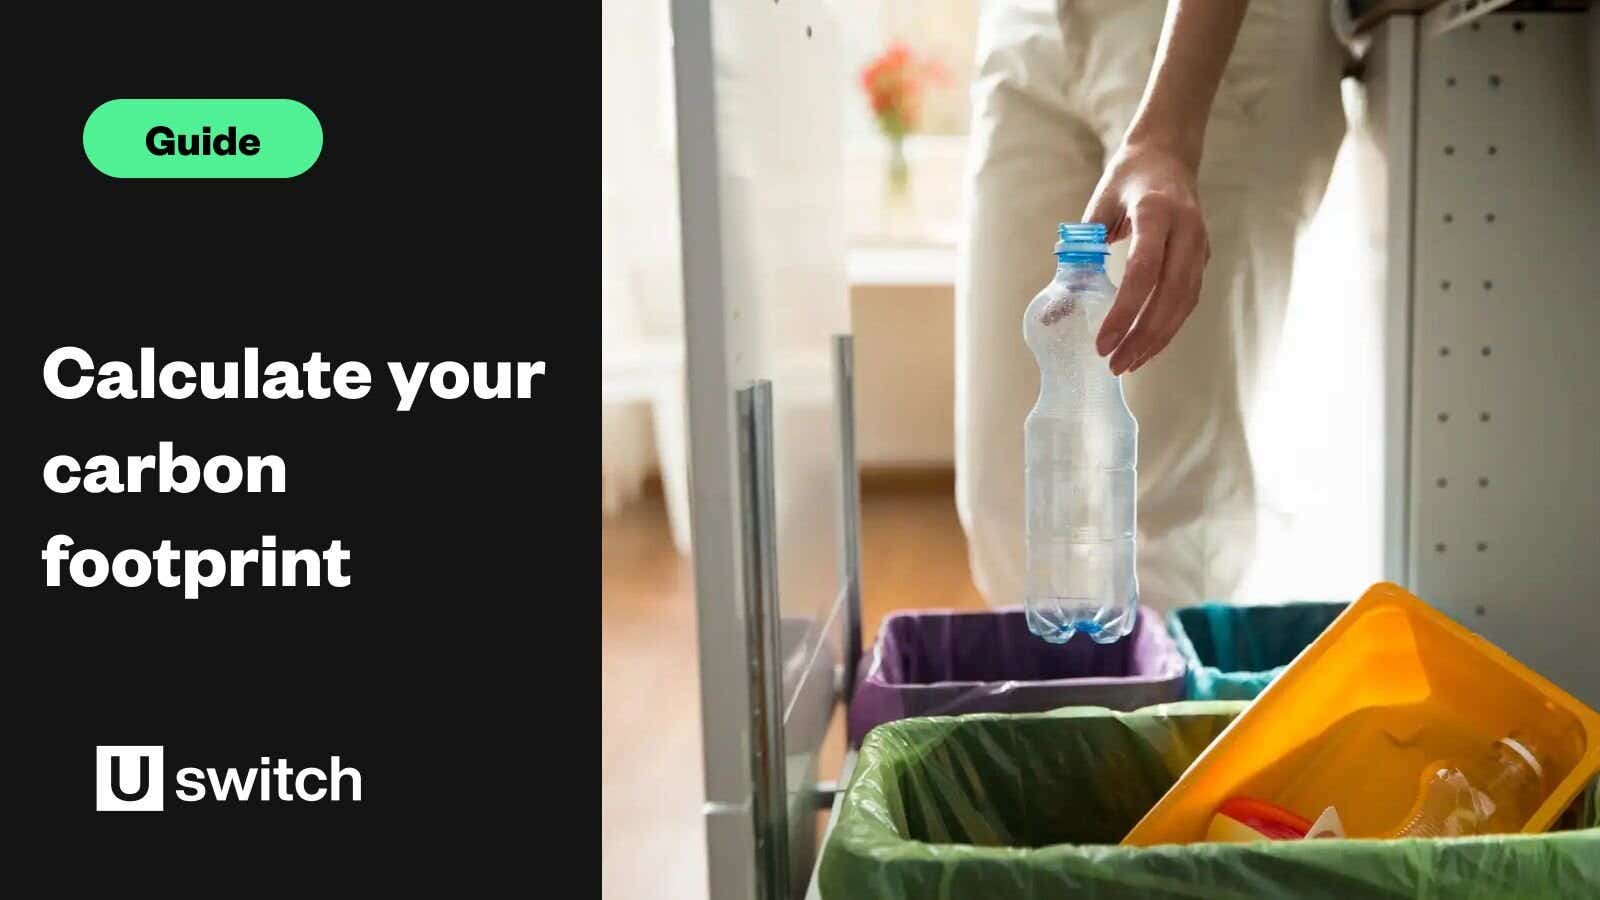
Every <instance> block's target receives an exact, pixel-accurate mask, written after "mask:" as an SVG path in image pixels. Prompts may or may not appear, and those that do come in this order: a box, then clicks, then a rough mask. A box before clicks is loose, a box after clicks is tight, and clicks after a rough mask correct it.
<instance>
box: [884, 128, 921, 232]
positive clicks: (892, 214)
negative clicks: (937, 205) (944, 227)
mask: <svg viewBox="0 0 1600 900" xmlns="http://www.w3.org/2000/svg"><path fill="white" fill-rule="evenodd" d="M916 230H917V210H916V204H915V202H914V201H913V199H912V196H911V167H910V165H909V164H907V162H906V150H905V140H904V138H901V137H892V138H890V139H889V172H888V179H887V181H886V182H885V190H884V200H883V233H884V236H885V237H888V238H891V239H896V240H905V239H909V238H913V237H915V235H916Z"/></svg>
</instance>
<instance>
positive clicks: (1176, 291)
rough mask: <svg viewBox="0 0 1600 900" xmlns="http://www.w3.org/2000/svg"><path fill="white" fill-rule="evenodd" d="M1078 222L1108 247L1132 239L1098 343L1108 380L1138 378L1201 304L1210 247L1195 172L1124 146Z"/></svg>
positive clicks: (1154, 151)
mask: <svg viewBox="0 0 1600 900" xmlns="http://www.w3.org/2000/svg"><path fill="white" fill-rule="evenodd" d="M1083 221H1085V222H1098V223H1100V224H1102V225H1104V226H1106V240H1107V241H1108V242H1111V243H1115V242H1116V241H1120V240H1122V239H1123V238H1127V237H1130V236H1131V237H1132V238H1133V244H1132V245H1131V246H1130V247H1129V248H1128V265H1127V268H1126V270H1125V272H1124V274H1123V276H1122V285H1121V286H1120V287H1118V288H1117V297H1116V300H1115V301H1114V302H1113V303H1112V305H1111V311H1110V312H1108V313H1106V318H1105V322H1104V323H1102V324H1101V326H1100V333H1099V335H1098V336H1096V338H1095V351H1096V352H1098V353H1099V354H1100V355H1101V356H1107V355H1109V356H1110V357H1111V359H1110V365H1111V373H1112V374H1113V375H1121V374H1122V373H1124V372H1133V371H1137V370H1138V368H1139V367H1140V366H1142V365H1144V364H1145V363H1147V362H1149V361H1150V359H1151V358H1152V357H1154V356H1155V355H1156V354H1157V353H1160V352H1161V351H1162V350H1163V349H1165V348H1166V346H1167V344H1168V342H1170V341H1171V340H1172V337H1173V335H1175V334H1177V333H1178V329H1179V328H1180V327H1182V325H1183V323H1184V320H1185V319H1187V318H1189V313H1190V312H1192V311H1193V310H1194V307H1195V304H1196V303H1198V302H1199V301H1200V276H1201V275H1202V274H1203V273H1204V272H1205V268H1206V263H1207V261H1209V260H1210V259H1211V243H1210V241H1209V239H1208V238H1207V237H1206V223H1205V219H1204V217H1203V216H1202V215H1201V212H1200V199H1199V197H1198V196H1197V195H1196V192H1195V166H1194V165H1193V164H1191V163H1190V162H1188V161H1187V160H1186V159H1184V158H1183V157H1182V156H1181V155H1179V154H1177V153H1173V152H1170V151H1167V150H1164V149H1161V148H1158V147H1152V146H1145V145H1138V144H1124V145H1123V146H1122V147H1121V149H1119V150H1118V151H1117V152H1116V154H1115V155H1113V156H1112V157H1111V161H1110V163H1109V164H1108V165H1107V166H1106V171H1105V174H1104V175H1102V176H1100V183H1099V185H1097V186H1096V187H1095V190H1094V196H1093V197H1092V198H1091V199H1090V200H1089V208H1088V209H1087V210H1086V211H1085V212H1084V216H1083Z"/></svg>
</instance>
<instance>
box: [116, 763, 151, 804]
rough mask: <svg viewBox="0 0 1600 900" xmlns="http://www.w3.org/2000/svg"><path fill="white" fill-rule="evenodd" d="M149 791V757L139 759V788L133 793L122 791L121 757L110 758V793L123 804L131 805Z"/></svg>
mask: <svg viewBox="0 0 1600 900" xmlns="http://www.w3.org/2000/svg"><path fill="white" fill-rule="evenodd" d="M149 790H150V757H148V756H140V757H139V787H138V788H137V789H136V790H133V791H131V792H130V791H124V790H123V789H122V757H120V756H113V757H111V793H113V794H116V795H117V799H118V800H121V801H123V802H125V803H131V802H133V801H134V800H138V799H139V798H140V797H143V796H144V795H145V793H146V792H148V791H149Z"/></svg>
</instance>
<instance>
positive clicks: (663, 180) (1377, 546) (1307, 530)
mask: <svg viewBox="0 0 1600 900" xmlns="http://www.w3.org/2000/svg"><path fill="white" fill-rule="evenodd" d="M978 5H979V4H978V2H977V0H857V2H851V3H849V4H836V6H837V7H838V11H837V20H838V25H839V28H840V32H841V33H840V35H839V39H840V42H841V45H842V46H843V48H844V51H845V54H844V55H845V60H846V65H845V66H844V70H843V71H842V72H841V73H840V77H839V79H838V90H839V92H840V94H841V96H842V99H843V102H842V104H841V105H842V109H843V116H844V121H842V122H840V123H838V128H837V130H838V133H839V134H840V135H841V136H842V137H841V140H842V142H843V147H841V148H840V150H841V158H842V160H843V163H844V171H843V178H842V180H843V185H842V191H843V193H844V209H845V215H846V222H845V224H846V229H847V246H846V270H847V273H848V282H849V295H850V319H851V323H850V324H851V330H852V331H853V333H854V335H855V357H856V365H857V376H856V377H857V398H858V399H857V431H858V454H859V457H860V463H861V470H862V472H861V477H862V491H863V500H862V503H863V509H862V514H863V535H862V545H863V563H862V564H863V597H864V622H863V629H864V632H865V633H864V635H863V641H864V642H865V643H868V644H870V642H871V641H872V640H873V638H874V636H875V634H876V630H877V626H878V623H879V621H880V620H881V618H882V617H883V615H884V614H885V613H887V612H889V611H891V610H893V609H896V608H903V607H912V606H915V607H921V608H941V607H978V606H981V605H982V603H983V601H982V598H981V597H979V595H978V594H977V592H976V590H975V589H974V588H973V586H972V582H971V576H970V574H969V572H968V570H967V566H966V550H965V541H964V538H963V536H962V534H961V529H960V526H959V523H958V522H957V519H956V510H955V503H954V499H953V493H952V491H953V457H954V431H953V428H954V394H953V389H954V365H955V363H954V360H955V346H956V341H957V335H956V333H955V317H954V306H953V297H954V285H953V281H954V277H955V272H956V259H957V253H958V246H957V242H958V240H959V239H960V235H961V222H962V189H963V186H962V175H963V170H964V166H965V164H966V144H967V137H966V131H967V124H968V117H969V111H970V108H969V102H968V90H969V87H970V84H971V79H972V73H973V53H974V43H975V30H976V22H977V10H978ZM669 18H670V15H669V6H668V0H608V2H607V3H606V4H604V6H603V9H602V61H601V82H602V103H603V109H602V161H601V165H602V178H601V203H602V251H601V254H602V272H601V282H602V291H601V308H602V322H603V333H602V334H603V336H602V345H603V353H604V363H603V399H604V409H603V423H604V424H603V457H602V495H601V504H602V507H603V510H604V513H605V519H604V524H603V526H602V532H601V540H602V546H603V560H604V562H603V566H604V568H603V576H602V598H601V602H602V623H601V648H602V649H601V678H602V703H603V709H604V713H603V716H604V719H603V733H602V775H603V781H602V803H603V812H602V832H603V835H602V838H603V850H602V858H603V866H604V872H603V880H604V892H605V896H607V897H640V896H673V897H694V896H703V895H704V892H705V888H704V879H705V849H704V843H705V841H704V832H703V825H702V819H701V812H700V804H701V801H702V800H703V793H702V786H701V767H702V762H701V752H700V750H701V745H700V739H701V738H700V721H699V711H698V710H699V699H700V695H699V682H698V677H699V672H698V669H697V663H696V659H697V657H696V653H697V648H696V628H695V598H694V586H693V577H692V567H691V553H692V550H693V548H692V547H691V546H690V540H689V534H688V509H687V503H688V482H687V472H686V470H685V467H686V453H685V451H684V445H683V442H684V438H685V430H684V429H685V423H684V410H683V403H682V398H681V386H682V377H683V375H682V372H683V343H682V342H683V321H682V319H683V311H682V282H681V271H680V264H679V257H678V253H679V244H678V227H679V226H678V218H677V206H676V204H677V190H676V153H675V137H674V131H675V125H674V112H673V105H672V104H673V97H672V53H671V44H670V39H671V38H670V29H669ZM874 66H877V68H876V69H874V68H873V67H874ZM890 67H899V69H898V70H897V71H901V72H907V73H915V77H917V78H919V79H920V82H921V85H922V89H921V92H920V93H921V103H920V105H919V109H918V115H917V116H916V120H915V122H914V123H909V127H908V128H906V129H905V131H906V133H905V134H904V135H903V136H901V135H899V134H890V133H887V132H886V130H885V128H884V127H883V125H882V122H881V120H880V117H878V116H876V115H875V114H874V109H873V104H872V99H871V95H870V93H869V91H868V90H867V85H866V82H867V81H869V80H870V76H869V74H868V73H869V72H872V71H875V72H876V73H877V74H878V75H882V74H883V73H884V72H885V71H886V69H887V68H890ZM1344 89H1345V106H1346V114H1347V119H1348V121H1349V123H1350V133H1349V135H1348V136H1347V138H1346V140H1345V144H1344V146H1343V148H1342V149H1341V151H1340V156H1339V159H1338V162H1337V164H1336V167H1335V170H1334V175H1333V180H1332V183H1331V185H1330V187H1329V190H1328V193H1327V196H1326V198H1325V199H1324V201H1323V204H1322V207H1321V209H1320V211H1319V213H1318V215H1317V217H1316V219H1315V220H1314V221H1313V223H1312V224H1311V226H1310V227H1309V228H1308V229H1307V230H1306V232H1305V233H1304V234H1302V235H1301V236H1300V238H1299V240H1300V242H1301V251H1300V256H1299V266H1298V268H1297V270H1296V272H1295V279H1294V286H1293V289H1292V297H1291V302H1290V307H1289V309H1290V312H1289V316H1288V319H1287V323H1286V326H1285V334H1284V337H1283V342H1282V345H1281V349H1280V352H1279V356H1278V359H1277V361H1276V365H1275V368H1274V369H1273V370H1272V372H1271V373H1270V375H1269V376H1268V378H1267V379H1266V385H1267V387H1266V390H1265V395H1264V396H1263V397H1262V399H1261V401H1260V407H1259V408H1258V409H1257V410H1256V413H1255V415H1254V416H1253V418H1252V427H1251V441H1252V451H1253V453H1254V454H1255V457H1256V460H1257V467H1258V473H1259V478H1260V486H1261V491H1260V497H1261V507H1260V510H1259V518H1260V528H1259V540H1258V553H1257V558H1256V560H1255V563H1254V565H1253V567H1252V568H1251V569H1250V571H1249V573H1248V575H1247V576H1246V579H1245V582H1244V584H1243V585H1242V587H1241V589H1240V592H1239V594H1238V596H1236V597H1232V598H1210V599H1230V600H1233V601H1235V602H1240V603H1252V602H1277V601H1283V600H1288V599H1336V600H1350V599H1354V598H1355V597H1356V596H1358V595H1359V594H1360V593H1361V592H1362V591H1363V590H1364V589H1365V588H1366V587H1367V586H1369V585H1370V584H1372V583H1373V582H1375V581H1378V580H1380V577H1381V574H1382V562H1383V560H1382V538H1383V535H1382V521H1381V516H1382V503H1381V487H1382V486H1381V478H1382V457H1381V453H1382V443H1381V435H1382V430H1383V422H1382V420H1381V416H1382V412H1381V410H1382V404H1381V377H1382V376H1381V372H1382V367H1381V358H1380V344H1379V338H1380V331H1379V324H1380V320H1381V315H1382V310H1381V309H1380V307H1379V288H1380V285H1379V284H1378V283H1377V277H1376V275H1374V274H1373V272H1374V270H1373V269H1370V268H1369V267H1368V266H1366V265H1364V264H1363V260H1365V259H1368V258H1370V255H1371V254H1374V253H1375V252H1376V251H1377V249H1378V248H1379V247H1381V245H1382V241H1383V235H1382V234H1381V232H1380V231H1379V228H1380V226H1381V224H1382V215H1381V210H1379V209H1378V208H1377V207H1376V203H1378V202H1379V201H1378V199H1377V198H1374V197H1371V196H1368V195H1366V194H1365V193H1363V190H1362V189H1361V185H1362V184H1366V183H1371V182H1373V181H1381V179H1364V178H1363V176H1362V172H1363V171H1366V170H1370V167H1372V166H1374V165H1376V164H1377V161H1376V160H1375V159H1374V152H1375V151H1374V150H1373V148H1372V146H1371V144H1370V141H1369V140H1368V138H1367V136H1366V133H1365V130H1364V127H1363V101H1364V98H1363V96H1362V93H1361V87H1360V85H1359V84H1358V83H1356V82H1354V81H1349V80H1347V81H1346V82H1345V85H1344ZM902 124H907V123H902ZM754 189H756V190H759V189H760V186H759V185H756V186H754ZM1074 213H1075V211H1074ZM1112 277H1113V280H1116V279H1118V278H1119V277H1120V273H1119V272H1116V271H1113V272H1112ZM1335 547H1336V548H1337V552H1330V548H1335ZM1196 599H1201V598H1196ZM836 726H837V723H836ZM829 746H830V747H835V748H836V749H835V751H834V754H833V758H832V759H831V760H830V759H829V757H828V756H827V755H825V756H824V758H823V761H822V766H823V768H824V769H825V770H826V768H827V766H829V765H837V758H838V756H839V755H841V754H842V734H840V729H839V728H837V727H835V729H834V735H833V737H831V738H830V741H829ZM823 775H824V777H827V776H828V773H827V772H826V771H825V772H824V773H823Z"/></svg>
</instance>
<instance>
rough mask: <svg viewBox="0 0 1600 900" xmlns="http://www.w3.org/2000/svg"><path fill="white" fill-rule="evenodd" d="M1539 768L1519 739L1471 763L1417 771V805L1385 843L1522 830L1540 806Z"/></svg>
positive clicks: (1447, 762)
mask: <svg viewBox="0 0 1600 900" xmlns="http://www.w3.org/2000/svg"><path fill="white" fill-rule="evenodd" d="M1544 771H1545V767H1544V763H1543V762H1542V761H1541V760H1540V759H1539V755H1538V749H1537V748H1536V747H1535V746H1534V744H1533V743H1532V742H1531V741H1529V740H1528V738H1527V737H1526V736H1524V735H1521V734H1512V735H1511V736H1510V737H1504V738H1501V739H1500V740H1498V741H1495V742H1494V744H1493V745H1491V746H1490V747H1489V748H1488V749H1487V750H1486V751H1485V752H1484V753H1482V754H1480V755H1479V756H1477V757H1476V758H1472V759H1460V760H1457V759H1443V760H1439V761H1438V762H1436V763H1434V764H1432V765H1430V766H1428V767H1427V768H1426V769H1424V770H1423V774H1422V786H1421V788H1420V789H1419V790H1418V792H1417V802H1416V803H1415V804H1413V805H1412V807H1411V812H1410V813H1409V814H1408V815H1407V816H1406V818H1405V819H1404V820H1403V821H1402V822H1401V824H1400V826H1399V827H1398V828H1395V829H1394V830H1392V831H1391V832H1390V833H1389V834H1387V835H1385V836H1386V837H1396V838H1407V837H1455V836H1457V835H1463V834H1507V833H1512V832H1517V831H1521V830H1522V826H1523V825H1525V824H1527V822H1528V819H1529V818H1531V817H1532V816H1533V813H1534V811H1535V810H1537V809H1538V808H1539V804H1540V803H1543V802H1544V798H1545V796H1546V793H1547V792H1546V791H1545V787H1544Z"/></svg>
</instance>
